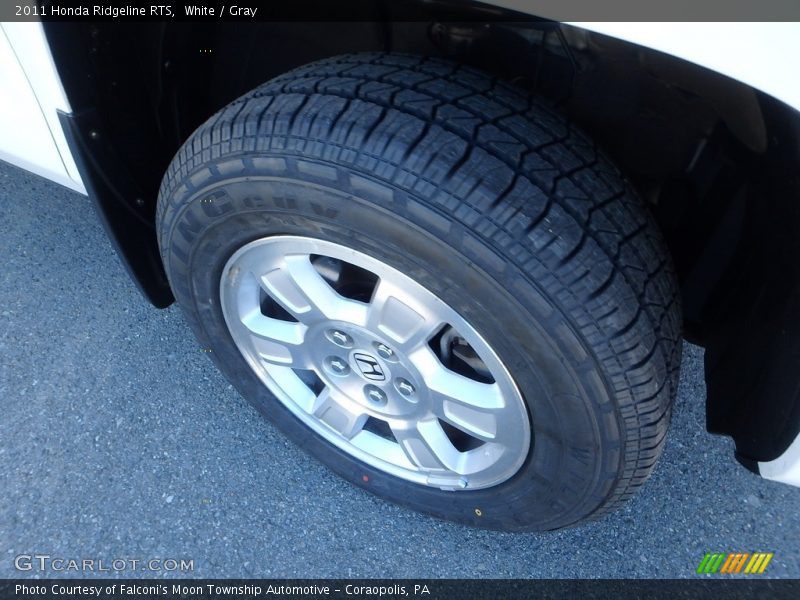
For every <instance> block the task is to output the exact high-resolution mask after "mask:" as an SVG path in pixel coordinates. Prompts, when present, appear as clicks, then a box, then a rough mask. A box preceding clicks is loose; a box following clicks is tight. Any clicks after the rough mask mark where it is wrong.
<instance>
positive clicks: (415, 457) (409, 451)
mask: <svg viewBox="0 0 800 600" xmlns="http://www.w3.org/2000/svg"><path fill="white" fill-rule="evenodd" d="M403 425H404V426H400V425H393V426H392V433H393V434H394V437H395V439H396V440H397V443H398V444H400V447H401V448H402V449H403V452H405V453H406V456H408V459H409V460H410V461H411V462H412V463H414V464H415V465H417V466H418V467H419V468H421V469H442V470H451V471H458V469H459V463H460V458H461V453H460V452H459V451H458V450H456V448H455V446H453V444H452V442H451V441H450V439H449V438H448V437H447V434H446V433H445V432H444V430H443V429H442V426H441V424H440V423H439V420H438V419H435V418H433V419H426V420H423V421H417V422H416V423H404V424H403Z"/></svg>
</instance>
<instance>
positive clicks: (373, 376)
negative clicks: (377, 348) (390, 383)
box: [353, 352, 386, 381]
mask: <svg viewBox="0 0 800 600" xmlns="http://www.w3.org/2000/svg"><path fill="white" fill-rule="evenodd" d="M353 360H354V361H355V363H356V366H357V367H358V370H359V372H360V373H361V376H362V377H364V379H366V380H368V381H385V380H386V373H384V372H383V368H382V367H381V365H380V363H379V362H378V359H377V358H375V357H374V356H371V355H369V354H365V353H363V352H355V353H354V354H353Z"/></svg>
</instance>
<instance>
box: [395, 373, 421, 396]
mask: <svg viewBox="0 0 800 600" xmlns="http://www.w3.org/2000/svg"><path fill="white" fill-rule="evenodd" d="M394 387H396V388H397V391H398V392H400V393H401V394H403V396H405V397H406V398H411V396H413V395H414V394H416V393H417V390H416V388H415V387H414V386H413V385H412V384H411V382H410V381H409V380H408V379H403V378H402V377H398V378H397V379H395V380H394Z"/></svg>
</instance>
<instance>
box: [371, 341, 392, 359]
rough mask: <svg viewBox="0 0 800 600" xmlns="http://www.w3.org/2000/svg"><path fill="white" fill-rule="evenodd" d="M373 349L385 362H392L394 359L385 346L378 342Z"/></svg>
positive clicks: (390, 351)
mask: <svg viewBox="0 0 800 600" xmlns="http://www.w3.org/2000/svg"><path fill="white" fill-rule="evenodd" d="M375 349H376V350H377V351H378V354H380V355H381V357H382V358H385V359H386V360H392V359H393V358H394V352H393V351H392V349H391V348H389V346H387V345H386V344H381V343H380V342H379V343H377V344H375Z"/></svg>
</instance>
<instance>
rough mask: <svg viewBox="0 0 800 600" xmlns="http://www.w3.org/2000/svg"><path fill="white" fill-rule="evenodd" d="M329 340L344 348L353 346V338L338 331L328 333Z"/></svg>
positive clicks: (332, 330) (333, 330)
mask: <svg viewBox="0 0 800 600" xmlns="http://www.w3.org/2000/svg"><path fill="white" fill-rule="evenodd" d="M328 339H329V340H330V341H332V342H333V343H334V344H336V345H337V346H341V347H342V348H350V347H351V346H352V345H353V338H351V337H350V336H349V335H347V334H346V333H345V332H344V331H339V330H338V329H331V330H330V331H328Z"/></svg>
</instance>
